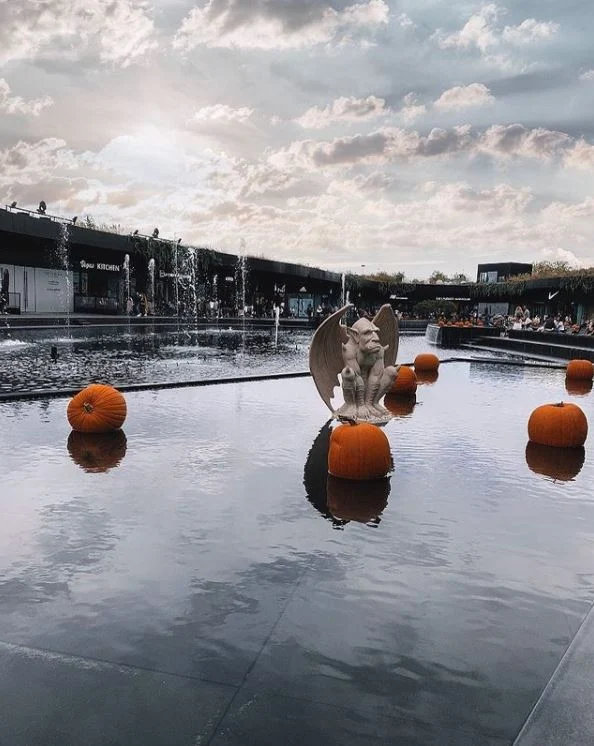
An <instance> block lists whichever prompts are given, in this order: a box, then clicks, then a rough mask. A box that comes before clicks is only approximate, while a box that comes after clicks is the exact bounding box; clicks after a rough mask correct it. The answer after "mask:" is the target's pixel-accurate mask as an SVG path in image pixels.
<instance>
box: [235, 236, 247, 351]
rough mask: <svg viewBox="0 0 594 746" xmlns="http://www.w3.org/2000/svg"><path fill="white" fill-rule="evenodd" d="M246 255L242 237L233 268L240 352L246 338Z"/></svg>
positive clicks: (242, 349)
mask: <svg viewBox="0 0 594 746" xmlns="http://www.w3.org/2000/svg"><path fill="white" fill-rule="evenodd" d="M247 271H248V270H247V256H246V244H245V241H244V239H243V238H242V239H240V241H239V252H238V256H237V267H236V270H235V288H236V296H237V299H236V305H237V306H239V305H240V304H241V307H240V308H238V311H239V315H240V316H241V352H242V354H244V353H245V338H246V312H247V301H246V298H247V288H246V285H247Z"/></svg>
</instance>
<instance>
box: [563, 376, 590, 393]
mask: <svg viewBox="0 0 594 746" xmlns="http://www.w3.org/2000/svg"><path fill="white" fill-rule="evenodd" d="M565 390H566V391H567V393H568V394H572V395H573V396H585V395H586V394H589V393H590V391H592V381H585V380H583V379H579V378H566V379H565Z"/></svg>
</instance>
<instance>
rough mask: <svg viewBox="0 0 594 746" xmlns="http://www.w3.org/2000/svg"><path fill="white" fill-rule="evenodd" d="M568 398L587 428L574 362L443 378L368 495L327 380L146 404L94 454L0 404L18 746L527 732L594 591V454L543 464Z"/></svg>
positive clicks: (4, 561)
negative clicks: (571, 388)
mask: <svg viewBox="0 0 594 746" xmlns="http://www.w3.org/2000/svg"><path fill="white" fill-rule="evenodd" d="M303 344H305V342H303ZM422 344H423V343H422V340H417V339H412V338H411V339H410V340H409V341H407V340H404V341H403V353H404V350H405V349H406V346H407V345H410V348H409V350H407V352H410V353H411V354H412V352H413V350H414V349H416V347H417V345H422ZM423 346H424V345H423ZM73 354H74V353H73ZM401 357H402V358H403V359H404V356H403V355H401ZM304 362H305V350H303V351H302V353H301V358H300V359H299V360H298V359H297V357H296V359H295V363H296V367H303V365H304ZM157 368H158V366H157ZM563 398H564V399H571V400H573V401H576V402H578V403H580V405H581V406H582V407H583V409H584V411H585V412H586V414H587V415H588V416H589V415H590V413H591V410H592V399H591V396H586V397H573V396H568V394H567V393H566V391H565V388H564V379H563V373H562V372H561V371H553V370H523V369H519V368H517V369H516V368H509V367H504V366H487V365H479V364H476V363H472V364H469V363H452V364H449V365H443V366H442V368H441V370H440V373H439V378H438V380H437V381H436V382H435V383H434V384H433V385H423V386H420V387H419V391H418V395H417V400H418V402H417V405H416V406H415V407H414V409H413V410H412V412H410V414H405V415H404V416H402V417H398V418H397V419H395V420H393V421H392V422H390V423H389V424H388V425H387V426H386V428H385V432H386V434H387V436H388V438H389V440H390V444H391V448H392V453H393V458H394V472H393V474H392V475H391V478H390V485H389V490H387V489H384V490H382V489H379V490H377V491H367V492H366V493H365V494H363V495H359V496H358V497H357V495H355V496H353V495H352V494H351V493H350V492H349V490H348V489H347V487H346V486H345V485H344V484H343V485H341V484H340V483H339V484H338V485H337V484H336V483H332V484H330V485H328V484H327V480H326V466H325V463H326V443H327V429H325V427H324V426H325V422H326V419H327V416H326V411H325V409H324V406H323V404H322V403H321V401H320V400H319V398H318V395H317V393H316V391H315V388H314V386H313V383H312V381H311V380H309V379H298V380H295V381H291V382H287V381H277V382H270V383H250V384H234V385H219V386H212V387H208V388H205V389H182V390H175V391H158V392H150V393H147V392H143V393H136V394H131V395H128V396H127V400H128V408H129V416H128V420H127V421H126V423H125V426H124V430H125V436H126V442H125V443H124V442H123V440H122V439H121V437H120V439H119V440H116V441H113V442H112V443H110V444H106V443H103V444H102V445H101V446H96V447H95V446H93V445H89V444H88V443H86V444H85V443H76V442H73V441H72V440H71V441H70V443H68V440H69V433H70V430H69V427H68V424H67V422H66V418H65V407H66V401H64V400H52V401H39V402H26V403H18V404H0V422H1V423H2V427H1V428H0V453H1V454H2V487H1V488H0V501H1V507H2V515H3V520H2V523H1V524H0V536H1V541H0V555H1V557H0V559H1V565H0V566H1V568H2V570H1V577H0V582H1V588H2V599H3V601H2V606H1V608H0V663H2V666H1V667H0V692H2V696H3V701H4V703H5V707H4V708H3V709H4V713H3V715H2V719H1V720H0V741H3V740H4V738H6V739H7V740H6V742H7V743H11V745H12V744H17V745H20V744H32V743H33V744H37V743H61V744H75V743H76V744H78V743H83V742H84V743H86V744H87V743H91V744H93V746H95V744H100V743H101V744H104V743H119V742H121V743H134V744H136V743H139V744H140V743H143V744H153V743H155V744H158V743H168V744H174V746H176V745H177V744H184V745H187V746H191V745H195V744H207V743H212V744H214V745H215V746H222V745H223V744H237V745H239V744H245V743H248V744H252V743H253V744H256V743H257V744H271V745H272V744H279V743H287V744H303V743H312V744H317V743H325V744H335V743H336V744H342V745H344V744H351V743H353V744H369V743H386V744H399V745H400V744H456V745H458V744H462V745H463V746H465V745H466V744H504V743H510V741H511V739H512V738H513V737H514V735H515V734H516V733H517V731H518V729H519V728H520V726H521V724H522V722H523V721H524V719H525V718H526V716H527V715H528V713H529V710H530V708H531V706H532V705H533V703H534V702H535V700H536V698H537V696H538V695H539V693H540V692H541V690H542V688H543V687H544V685H545V684H546V682H547V680H548V677H549V676H550V675H551V673H552V671H553V670H554V668H555V666H556V665H557V663H558V662H559V660H560V658H561V656H562V654H563V652H564V650H565V649H566V647H567V645H568V643H569V641H570V640H571V638H572V637H573V635H574V634H575V632H576V630H577V628H578V626H579V624H580V621H581V619H582V618H583V616H584V614H585V613H586V611H587V609H588V607H589V604H590V602H591V599H592V591H593V583H594V575H593V572H592V546H593V540H594V500H593V498H592V491H591V484H592V481H593V479H594V467H593V465H592V453H591V446H590V443H589V442H588V443H587V444H586V452H585V460H584V463H583V465H580V463H577V464H576V463H572V464H570V465H568V466H567V468H566V469H565V472H566V473H565V474H564V476H565V477H568V476H569V477H571V476H572V475H573V478H572V479H570V480H569V481H555V480H554V479H553V478H552V477H551V476H545V475H543V474H539V473H537V471H538V470H539V469H540V470H542V469H543V463H546V459H545V461H544V462H543V460H542V458H541V457H540V455H539V454H532V453H530V452H529V454H528V460H529V462H530V463H527V460H526V459H527V456H526V440H527V435H526V423H527V420H528V417H529V414H530V412H531V411H532V409H533V408H534V407H535V406H537V405H538V404H541V403H544V402H547V401H558V400H560V399H563ZM405 411H406V409H405V408H404V409H403V412H405ZM580 466H581V469H580ZM101 469H103V471H102V470H101ZM533 469H536V471H534V470H533ZM561 471H562V469H561V470H560V471H559V473H561ZM388 492H389V494H388ZM386 499H387V502H386ZM48 670H49V673H48ZM155 672H157V673H155ZM155 676H157V679H155V678H154V677H155ZM105 677H109V678H108V679H105ZM151 677H153V678H151ZM107 681H108V682H109V683H106V682H107ZM143 687H146V689H145V688H143ZM151 687H152V688H151ZM64 692H66V693H65V694H64ZM135 692H136V693H137V696H136V694H134V693H135ZM95 720H98V721H100V722H101V723H102V725H101V728H102V730H101V736H97V738H96V739H94V737H93V733H94V731H93V725H92V724H93V723H94V722H95ZM144 722H147V723H149V724H151V728H152V730H150V732H147V733H142V734H141V735H142V737H141V735H139V733H140V732H141V731H142V726H141V725H140V724H139V723H144ZM89 723H91V725H89ZM147 728H148V726H147ZM159 728H166V735H162V736H161V737H162V739H163V740H158V739H159V738H160V737H159V735H158V734H159V732H160V731H159ZM56 732H57V733H59V734H60V737H57V736H55V733H56ZM122 733H124V736H123V735H122ZM126 734H127V735H126ZM51 736H54V740H52V737H51ZM109 738H111V740H109ZM118 739H120V740H118ZM121 739H123V740H121ZM211 739H212V740H211Z"/></svg>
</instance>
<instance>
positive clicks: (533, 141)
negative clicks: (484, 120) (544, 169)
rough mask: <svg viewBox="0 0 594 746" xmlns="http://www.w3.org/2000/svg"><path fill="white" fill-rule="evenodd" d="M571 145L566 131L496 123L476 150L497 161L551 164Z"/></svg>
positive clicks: (478, 142)
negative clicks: (525, 160)
mask: <svg viewBox="0 0 594 746" xmlns="http://www.w3.org/2000/svg"><path fill="white" fill-rule="evenodd" d="M571 142H572V138H571V137H570V136H569V135H567V134H566V133H565V132H558V131H556V130H548V129H545V128H544V127H536V128H535V129H528V128H526V127H524V126H523V125H522V124H494V125H492V126H491V127H489V128H488V129H487V130H485V132H484V133H483V134H482V135H481V136H480V138H479V139H478V140H477V144H476V147H477V150H478V151H479V152H482V153H486V154H488V155H491V156H494V157H498V158H511V157H515V158H518V157H520V158H530V159H535V160H540V161H550V160H551V159H552V158H553V157H554V156H556V155H559V153H561V152H563V150H564V149H565V148H566V147H568V146H569V145H570V144H571Z"/></svg>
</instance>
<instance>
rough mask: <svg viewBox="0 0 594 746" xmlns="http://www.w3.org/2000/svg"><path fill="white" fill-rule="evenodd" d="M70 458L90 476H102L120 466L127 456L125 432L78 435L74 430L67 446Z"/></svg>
mask: <svg viewBox="0 0 594 746" xmlns="http://www.w3.org/2000/svg"><path fill="white" fill-rule="evenodd" d="M66 447H67V449H68V453H69V454H70V458H71V459H72V460H73V461H74V463H75V464H77V465H78V466H80V468H81V469H82V470H83V471H86V472H88V473H89V474H102V473H104V472H106V471H109V470H110V469H115V468H116V467H117V466H119V465H120V463H121V461H122V459H123V458H124V456H125V455H126V449H127V440H126V435H125V433H124V431H123V430H115V431H114V432H111V433H78V432H76V431H75V430H73V431H72V432H71V433H70V435H69V436H68V442H67V444H66Z"/></svg>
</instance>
